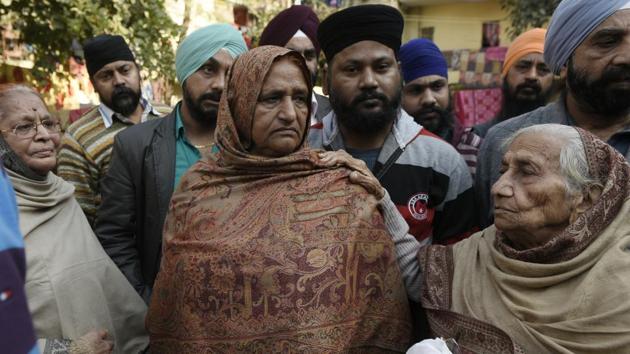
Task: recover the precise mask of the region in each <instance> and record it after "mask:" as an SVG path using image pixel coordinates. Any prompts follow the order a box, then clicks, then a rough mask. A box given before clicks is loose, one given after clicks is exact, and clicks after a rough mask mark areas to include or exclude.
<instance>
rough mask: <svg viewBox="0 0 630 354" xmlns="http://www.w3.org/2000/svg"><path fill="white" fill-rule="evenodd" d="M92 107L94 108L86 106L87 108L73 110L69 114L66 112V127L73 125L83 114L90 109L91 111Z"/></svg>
mask: <svg viewBox="0 0 630 354" xmlns="http://www.w3.org/2000/svg"><path fill="white" fill-rule="evenodd" d="M92 107H94V106H88V107H83V108H79V109H73V110H71V111H70V112H68V125H70V124H72V123H74V122H75V121H77V120H79V118H81V117H82V116H83V114H84V113H85V112H87V111H89V110H90V109H92Z"/></svg>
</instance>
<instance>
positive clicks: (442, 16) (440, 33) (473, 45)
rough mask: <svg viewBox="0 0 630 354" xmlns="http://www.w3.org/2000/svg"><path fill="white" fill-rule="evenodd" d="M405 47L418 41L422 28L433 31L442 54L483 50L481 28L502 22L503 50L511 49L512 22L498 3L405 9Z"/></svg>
mask: <svg viewBox="0 0 630 354" xmlns="http://www.w3.org/2000/svg"><path fill="white" fill-rule="evenodd" d="M403 13H404V16H405V30H404V33H403V43H405V42H407V41H408V40H410V39H413V38H417V37H419V33H420V28H421V27H434V28H435V30H434V34H433V41H434V42H435V43H436V44H437V45H438V47H440V49H441V50H452V49H479V48H481V39H482V24H483V23H484V22H488V21H500V23H501V24H500V26H501V46H507V45H509V43H510V41H509V38H508V36H507V34H506V32H507V28H508V26H509V22H508V21H507V14H506V13H505V12H503V11H502V10H501V6H500V5H499V1H498V0H494V1H483V2H474V3H469V2H468V3H467V2H460V3H451V4H443V5H425V6H420V7H411V8H407V9H404V8H403Z"/></svg>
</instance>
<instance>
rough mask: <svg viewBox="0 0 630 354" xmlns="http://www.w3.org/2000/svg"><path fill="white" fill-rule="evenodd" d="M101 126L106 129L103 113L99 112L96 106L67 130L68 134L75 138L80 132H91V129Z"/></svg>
mask: <svg viewBox="0 0 630 354" xmlns="http://www.w3.org/2000/svg"><path fill="white" fill-rule="evenodd" d="M101 125H102V126H103V128H105V124H104V123H103V117H102V116H101V112H100V111H99V109H98V106H94V107H92V108H91V109H90V110H88V111H87V112H85V113H83V115H81V117H79V119H77V120H76V121H74V122H73V123H72V124H70V125H69V126H68V128H67V129H66V133H67V134H69V135H72V136H75V135H76V134H78V133H79V132H80V131H85V130H86V129H88V130H90V128H96V127H99V126H101Z"/></svg>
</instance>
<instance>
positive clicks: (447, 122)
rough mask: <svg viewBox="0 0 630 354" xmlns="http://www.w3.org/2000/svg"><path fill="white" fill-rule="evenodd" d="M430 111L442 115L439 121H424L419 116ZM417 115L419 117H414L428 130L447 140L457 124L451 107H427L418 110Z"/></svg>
mask: <svg viewBox="0 0 630 354" xmlns="http://www.w3.org/2000/svg"><path fill="white" fill-rule="evenodd" d="M428 113H437V114H438V115H439V116H440V117H439V119H438V120H437V121H432V122H431V123H429V122H427V121H424V122H423V121H422V119H420V118H419V117H420V116H422V115H424V114H428ZM416 115H417V116H418V118H416V117H415V116H414V117H413V119H414V120H415V121H416V123H418V124H420V125H422V126H423V127H424V128H426V129H427V130H428V131H430V132H431V133H433V134H435V135H437V136H439V137H440V138H442V139H444V140H447V139H446V138H447V137H448V135H449V133H450V131H451V129H452V128H453V126H454V124H455V119H454V117H453V114H452V113H451V110H450V108H447V109H442V108H440V107H438V106H434V107H431V108H425V109H423V110H421V111H419V112H417V113H416Z"/></svg>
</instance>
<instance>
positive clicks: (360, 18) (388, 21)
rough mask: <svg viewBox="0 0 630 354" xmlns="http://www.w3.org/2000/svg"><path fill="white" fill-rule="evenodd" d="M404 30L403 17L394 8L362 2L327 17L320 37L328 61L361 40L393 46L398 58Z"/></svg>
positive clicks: (321, 28)
mask: <svg viewBox="0 0 630 354" xmlns="http://www.w3.org/2000/svg"><path fill="white" fill-rule="evenodd" d="M402 31H403V17H402V15H401V14H400V12H399V11H398V10H396V9H395V8H393V7H391V6H387V5H359V6H352V7H349V8H347V9H344V10H341V11H339V12H335V13H334V14H332V15H330V16H328V17H327V18H326V19H325V20H324V21H322V23H321V24H320V25H319V30H318V31H317V39H318V40H319V44H320V45H321V47H322V50H323V51H324V54H326V60H328V61H331V60H332V58H333V57H334V56H335V55H336V54H337V53H339V52H340V51H342V50H344V49H345V48H346V47H349V46H351V45H353V44H355V43H357V42H361V41H375V42H379V43H381V44H383V45H385V46H387V47H389V48H391V49H392V50H393V51H394V53H395V54H396V57H398V50H399V49H400V41H401V37H402Z"/></svg>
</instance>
